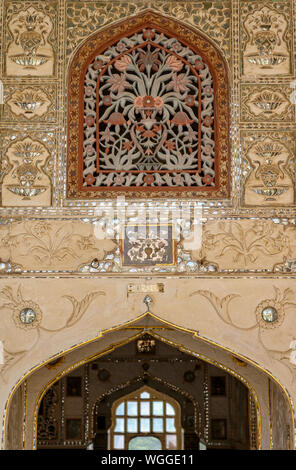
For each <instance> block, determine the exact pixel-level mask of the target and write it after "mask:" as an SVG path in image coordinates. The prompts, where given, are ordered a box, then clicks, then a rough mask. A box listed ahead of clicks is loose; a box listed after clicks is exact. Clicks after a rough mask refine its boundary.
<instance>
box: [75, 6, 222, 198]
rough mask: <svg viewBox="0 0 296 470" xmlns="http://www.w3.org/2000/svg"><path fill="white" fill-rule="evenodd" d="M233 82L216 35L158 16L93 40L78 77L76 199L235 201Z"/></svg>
mask: <svg viewBox="0 0 296 470" xmlns="http://www.w3.org/2000/svg"><path fill="white" fill-rule="evenodd" d="M107 44H109V48H108V49H106V45H107ZM227 82H228V74H227V69H226V65H225V63H224V61H223V58H222V56H221V55H220V54H219V52H218V51H217V50H216V49H215V48H214V47H213V45H212V44H211V43H210V42H209V41H208V40H207V39H206V38H204V37H203V36H199V35H197V34H196V33H195V32H194V31H193V30H191V29H187V28H185V29H184V26H182V25H181V24H180V23H176V22H173V21H171V20H169V19H166V18H164V17H162V16H158V15H155V14H154V13H152V12H149V13H145V14H142V15H140V16H135V17H133V18H132V20H126V21H125V22H123V23H119V24H118V25H117V26H116V27H115V26H114V27H112V28H109V29H105V30H104V32H103V33H100V34H99V35H95V36H93V37H91V39H90V40H88V41H87V42H85V43H84V44H83V46H82V47H81V48H80V49H79V50H78V52H77V54H76V55H75V56H74V59H73V61H72V62H71V66H70V70H69V82H68V83H69V101H68V102H69V108H68V170H67V177H68V191H67V194H68V197H70V198H76V199H77V198H78V199H79V198H94V197H104V198H105V197H115V196H116V195H125V196H126V197H133V198H135V197H144V198H146V197H160V198H161V197H168V196H170V197H176V196H177V197H187V198H188V197H190V198H192V197H205V195H206V197H208V198H217V197H218V198H223V197H227V196H228V191H229V189H228V188H229V186H228V185H229V183H228V179H229V174H228V172H229V158H228V153H229V149H228V145H229V139H228V126H229V111H228V105H227V103H228V101H229V95H228V87H227ZM77 155H79V158H78V159H77Z"/></svg>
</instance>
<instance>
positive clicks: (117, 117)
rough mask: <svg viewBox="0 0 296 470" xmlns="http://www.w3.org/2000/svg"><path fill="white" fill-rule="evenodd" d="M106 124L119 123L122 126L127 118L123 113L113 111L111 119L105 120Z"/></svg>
mask: <svg viewBox="0 0 296 470" xmlns="http://www.w3.org/2000/svg"><path fill="white" fill-rule="evenodd" d="M103 122H104V123H105V124H109V125H110V126H112V125H114V126H116V125H119V126H121V125H122V124H126V120H125V118H124V116H123V114H122V113H112V114H110V116H109V119H107V120H105V121H103Z"/></svg>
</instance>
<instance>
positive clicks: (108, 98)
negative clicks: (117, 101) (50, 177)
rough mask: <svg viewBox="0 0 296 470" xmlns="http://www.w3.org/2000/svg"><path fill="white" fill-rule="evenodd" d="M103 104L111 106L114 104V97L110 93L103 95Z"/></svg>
mask: <svg viewBox="0 0 296 470" xmlns="http://www.w3.org/2000/svg"><path fill="white" fill-rule="evenodd" d="M102 101H103V104H104V105H105V106H110V105H111V104H112V98H111V96H110V95H107V96H103V100H102Z"/></svg>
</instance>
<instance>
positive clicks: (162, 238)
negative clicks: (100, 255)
mask: <svg viewBox="0 0 296 470" xmlns="http://www.w3.org/2000/svg"><path fill="white" fill-rule="evenodd" d="M121 255H122V264H123V266H137V265H145V266H155V265H172V264H174V263H175V242H174V240H173V228H172V225H127V226H125V227H124V236H123V240H122V251H121Z"/></svg>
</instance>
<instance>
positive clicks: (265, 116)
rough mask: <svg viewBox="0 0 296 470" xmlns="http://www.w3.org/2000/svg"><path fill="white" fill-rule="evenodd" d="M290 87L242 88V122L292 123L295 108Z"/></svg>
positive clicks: (244, 86) (253, 86)
mask: <svg viewBox="0 0 296 470" xmlns="http://www.w3.org/2000/svg"><path fill="white" fill-rule="evenodd" d="M290 95H291V88H290V86H289V85H287V86H285V85H268V84H267V85H255V84H248V85H242V86H241V120H242V121H245V122H254V121H256V122H266V121H267V122H270V121H272V122H282V121H285V122H291V121H293V119H294V115H295V106H294V105H293V104H292V102H291V98H290Z"/></svg>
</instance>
